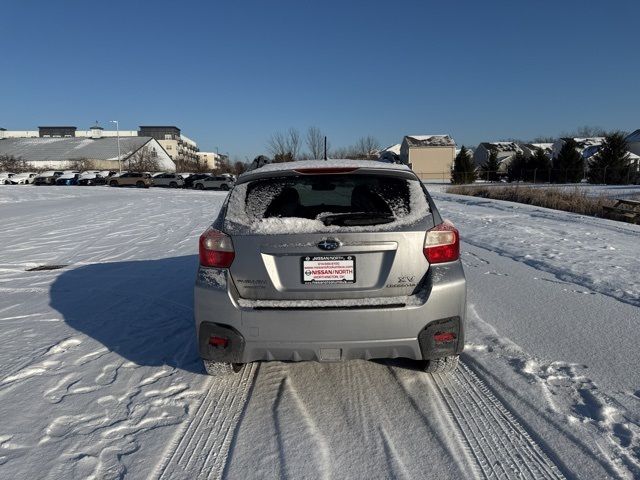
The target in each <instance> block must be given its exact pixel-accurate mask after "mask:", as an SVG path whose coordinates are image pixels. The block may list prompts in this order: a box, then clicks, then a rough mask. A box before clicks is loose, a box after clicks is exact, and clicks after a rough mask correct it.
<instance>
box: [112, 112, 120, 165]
mask: <svg viewBox="0 0 640 480" xmlns="http://www.w3.org/2000/svg"><path fill="white" fill-rule="evenodd" d="M111 123H115V124H116V137H118V168H119V170H120V173H122V163H121V160H120V126H119V125H118V120H111Z"/></svg>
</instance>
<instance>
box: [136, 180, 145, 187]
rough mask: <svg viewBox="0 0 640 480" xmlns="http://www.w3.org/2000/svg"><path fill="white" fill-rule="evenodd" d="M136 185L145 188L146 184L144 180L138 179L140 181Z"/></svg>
mask: <svg viewBox="0 0 640 480" xmlns="http://www.w3.org/2000/svg"><path fill="white" fill-rule="evenodd" d="M136 187H138V188H144V187H145V184H144V182H143V181H138V182H136Z"/></svg>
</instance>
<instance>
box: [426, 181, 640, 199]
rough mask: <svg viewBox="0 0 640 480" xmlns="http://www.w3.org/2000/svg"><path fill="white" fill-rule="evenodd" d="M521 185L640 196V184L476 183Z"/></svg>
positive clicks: (439, 187)
mask: <svg viewBox="0 0 640 480" xmlns="http://www.w3.org/2000/svg"><path fill="white" fill-rule="evenodd" d="M424 183H425V184H426V185H427V188H429V189H430V190H435V191H438V192H443V191H445V190H446V189H447V188H448V187H451V183H450V182H449V181H446V182H433V183H432V182H430V181H425V182H424ZM516 185H519V186H521V187H532V188H551V189H561V190H564V191H565V192H570V193H571V192H574V191H576V190H577V191H578V192H581V193H585V194H586V195H588V196H590V197H599V196H603V197H609V198H613V199H615V198H640V185H591V184H588V183H566V184H555V183H554V184H548V183H524V182H523V183H518V184H515V183H485V182H482V181H478V182H476V183H475V184H474V186H477V187H490V188H503V187H515V186H516Z"/></svg>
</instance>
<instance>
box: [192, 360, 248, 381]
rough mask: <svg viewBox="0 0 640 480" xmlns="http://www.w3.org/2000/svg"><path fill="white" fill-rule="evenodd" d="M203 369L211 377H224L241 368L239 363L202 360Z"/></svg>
mask: <svg viewBox="0 0 640 480" xmlns="http://www.w3.org/2000/svg"><path fill="white" fill-rule="evenodd" d="M202 364H203V365H204V370H205V372H207V375H211V376H213V377H226V376H229V375H234V374H236V373H238V372H239V371H240V370H242V364H241V363H227V362H214V361H212V360H202Z"/></svg>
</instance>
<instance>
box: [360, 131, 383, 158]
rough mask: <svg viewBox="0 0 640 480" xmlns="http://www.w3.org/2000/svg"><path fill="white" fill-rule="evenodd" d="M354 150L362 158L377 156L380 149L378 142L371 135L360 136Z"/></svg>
mask: <svg viewBox="0 0 640 480" xmlns="http://www.w3.org/2000/svg"><path fill="white" fill-rule="evenodd" d="M354 150H355V153H356V154H357V155H359V156H360V157H362V158H365V159H366V158H377V157H378V152H379V151H380V142H378V140H377V139H375V138H374V137H372V136H371V135H367V136H366V137H360V138H359V139H358V141H357V142H356V145H355V149H354Z"/></svg>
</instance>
